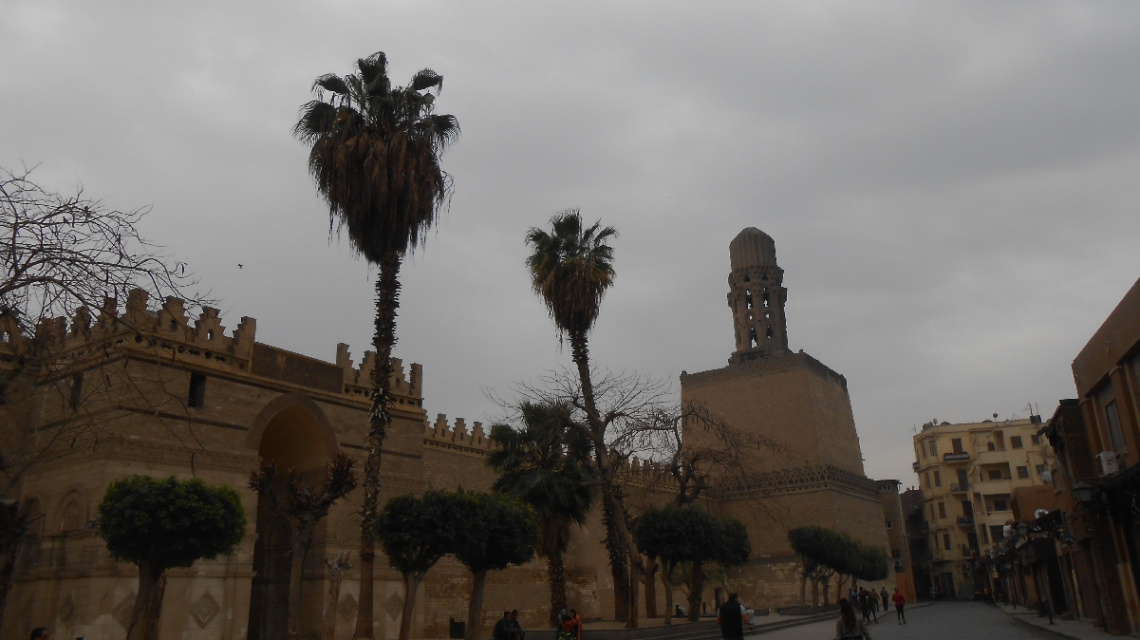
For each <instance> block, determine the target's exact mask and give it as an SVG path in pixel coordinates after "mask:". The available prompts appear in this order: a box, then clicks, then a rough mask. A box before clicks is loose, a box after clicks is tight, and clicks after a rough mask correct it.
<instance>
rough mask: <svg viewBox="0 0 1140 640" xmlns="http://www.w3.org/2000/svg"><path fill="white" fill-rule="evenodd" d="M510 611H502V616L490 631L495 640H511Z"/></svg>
mask: <svg viewBox="0 0 1140 640" xmlns="http://www.w3.org/2000/svg"><path fill="white" fill-rule="evenodd" d="M510 634H511V612H510V611H504V612H503V617H502V618H499V620H498V621H497V622H495V629H494V631H492V632H491V637H492V638H494V639H495V640H511V636H510Z"/></svg>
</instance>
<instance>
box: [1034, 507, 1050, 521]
mask: <svg viewBox="0 0 1140 640" xmlns="http://www.w3.org/2000/svg"><path fill="white" fill-rule="evenodd" d="M1047 515H1049V510H1048V509H1038V510H1037V511H1034V512H1033V517H1034V518H1035V519H1036V518H1044V517H1045V516H1047Z"/></svg>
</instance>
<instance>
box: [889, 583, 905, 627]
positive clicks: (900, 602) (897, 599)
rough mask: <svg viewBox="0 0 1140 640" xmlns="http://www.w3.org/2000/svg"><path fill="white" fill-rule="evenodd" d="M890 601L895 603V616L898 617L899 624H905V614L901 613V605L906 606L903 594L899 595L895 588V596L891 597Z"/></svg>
mask: <svg viewBox="0 0 1140 640" xmlns="http://www.w3.org/2000/svg"><path fill="white" fill-rule="evenodd" d="M891 600H894V602H895V615H896V616H898V619H899V624H906V614H905V613H903V605H905V604H906V598H904V597H903V594H901V593H899V588H898V587H895V594H894V595H893V596H891Z"/></svg>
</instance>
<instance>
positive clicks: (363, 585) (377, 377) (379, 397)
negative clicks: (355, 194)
mask: <svg viewBox="0 0 1140 640" xmlns="http://www.w3.org/2000/svg"><path fill="white" fill-rule="evenodd" d="M399 275H400V255H399V254H397V253H395V252H391V253H389V254H387V255H385V256H384V258H383V259H382V260H381V261H380V272H379V274H378V276H377V278H376V323H375V333H374V334H373V337H372V348H373V349H374V350H375V351H376V359H375V366H374V367H373V369H372V393H371V400H372V407H371V408H370V410H369V412H368V440H367V442H366V446H367V448H368V458H367V459H366V460H365V462H364V482H363V487H364V497H363V500H362V503H361V506H360V604H359V608H358V609H357V611H356V630H355V631H354V632H353V635H352V637H353V638H354V639H357V640H359V639H361V638H372V637H373V633H372V627H373V607H372V604H373V600H374V597H373V582H374V580H375V563H376V531H375V526H376V511H377V502H378V501H379V497H380V453H381V450H382V448H383V446H384V438H385V436H387V435H388V425H390V424H391V422H392V413H391V407H390V405H391V402H392V398H391V386H392V348H393V347H394V346H395V345H396V311H397V309H399V308H400V280H399ZM405 640H406V639H405Z"/></svg>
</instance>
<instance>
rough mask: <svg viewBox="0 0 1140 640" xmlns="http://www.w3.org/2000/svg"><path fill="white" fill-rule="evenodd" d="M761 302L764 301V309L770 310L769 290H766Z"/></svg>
mask: <svg viewBox="0 0 1140 640" xmlns="http://www.w3.org/2000/svg"><path fill="white" fill-rule="evenodd" d="M761 300H763V303H764V308H765V309H767V308H768V290H767V289H765V290H764V296H763V298H761Z"/></svg>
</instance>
